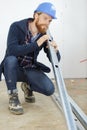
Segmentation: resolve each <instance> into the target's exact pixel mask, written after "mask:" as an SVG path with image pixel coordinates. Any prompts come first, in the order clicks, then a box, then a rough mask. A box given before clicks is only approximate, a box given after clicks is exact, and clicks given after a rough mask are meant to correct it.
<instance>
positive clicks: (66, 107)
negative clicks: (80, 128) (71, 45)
mask: <svg viewBox="0 0 87 130" xmlns="http://www.w3.org/2000/svg"><path fill="white" fill-rule="evenodd" d="M47 34H48V35H49V36H50V41H51V40H52V37H51V35H50V32H49V31H48V32H47ZM50 41H48V46H49V51H50V56H51V61H52V67H53V72H54V76H55V79H56V84H57V88H58V90H59V94H60V98H61V103H62V107H63V111H64V115H65V119H66V123H67V127H68V130H77V127H76V124H75V121H74V119H73V114H72V109H71V106H70V103H69V100H68V95H67V91H66V88H65V83H64V81H63V78H62V74H61V71H60V67H59V64H58V58H57V55H56V53H55V51H54V48H53V47H52V46H50Z"/></svg>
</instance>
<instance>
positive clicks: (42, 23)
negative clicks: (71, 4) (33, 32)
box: [35, 13, 52, 33]
mask: <svg viewBox="0 0 87 130" xmlns="http://www.w3.org/2000/svg"><path fill="white" fill-rule="evenodd" d="M35 20H36V21H35V25H36V27H37V29H38V31H39V32H40V33H45V32H46V31H47V29H48V27H49V25H50V23H51V21H52V17H51V16H49V15H47V14H44V13H41V14H36V17H35Z"/></svg>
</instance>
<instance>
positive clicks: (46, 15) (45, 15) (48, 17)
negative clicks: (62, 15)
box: [39, 13, 52, 20]
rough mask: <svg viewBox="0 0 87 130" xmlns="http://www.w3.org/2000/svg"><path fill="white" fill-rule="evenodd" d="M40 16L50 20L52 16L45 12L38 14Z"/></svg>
mask: <svg viewBox="0 0 87 130" xmlns="http://www.w3.org/2000/svg"><path fill="white" fill-rule="evenodd" d="M39 16H40V17H43V18H47V19H49V20H52V17H51V16H50V15H48V14H45V13H41V15H39Z"/></svg>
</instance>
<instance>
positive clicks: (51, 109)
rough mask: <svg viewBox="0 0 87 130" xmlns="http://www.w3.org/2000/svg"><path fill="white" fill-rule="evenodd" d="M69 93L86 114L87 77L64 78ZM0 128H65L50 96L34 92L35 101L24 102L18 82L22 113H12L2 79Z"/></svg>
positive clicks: (8, 129)
mask: <svg viewBox="0 0 87 130" xmlns="http://www.w3.org/2000/svg"><path fill="white" fill-rule="evenodd" d="M65 84H66V87H67V90H68V93H69V95H70V96H71V97H72V98H73V99H74V101H75V102H76V103H77V104H78V105H79V106H80V107H81V109H82V110H83V111H84V113H85V114H87V79H65ZM0 89H1V94H0V129H1V130H67V127H66V122H65V119H64V115H63V113H62V112H61V111H60V109H58V108H57V107H56V105H55V103H54V102H53V101H52V99H51V97H47V96H44V95H42V94H39V93H34V94H35V97H36V102H35V103H33V104H31V103H26V102H25V101H24V95H23V92H22V90H21V89H20V83H18V91H19V99H20V101H21V103H22V106H23V108H24V114H23V115H13V114H11V113H10V112H9V110H8V95H7V88H6V84H5V82H4V81H1V82H0Z"/></svg>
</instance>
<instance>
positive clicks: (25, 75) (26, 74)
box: [4, 56, 55, 96]
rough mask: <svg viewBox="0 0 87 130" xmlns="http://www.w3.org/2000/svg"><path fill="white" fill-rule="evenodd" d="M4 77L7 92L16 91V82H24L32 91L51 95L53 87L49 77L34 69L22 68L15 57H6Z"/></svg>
mask: <svg viewBox="0 0 87 130" xmlns="http://www.w3.org/2000/svg"><path fill="white" fill-rule="evenodd" d="M4 76H5V81H6V85H7V90H8V92H13V91H15V90H17V82H26V83H27V84H29V85H30V89H31V90H32V91H36V92H39V93H42V94H44V95H47V96H49V95H52V94H53V92H54V90H55V89H54V85H53V83H52V81H51V79H49V77H48V76H47V75H46V74H45V73H44V72H43V71H42V70H38V69H36V68H22V67H20V66H19V64H18V60H17V58H16V57H15V56H8V57H7V58H6V59H5V61H4Z"/></svg>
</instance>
